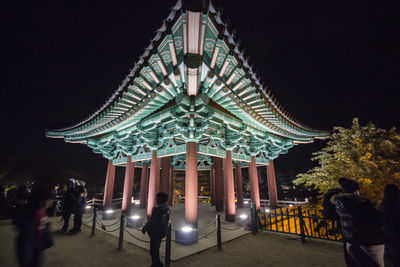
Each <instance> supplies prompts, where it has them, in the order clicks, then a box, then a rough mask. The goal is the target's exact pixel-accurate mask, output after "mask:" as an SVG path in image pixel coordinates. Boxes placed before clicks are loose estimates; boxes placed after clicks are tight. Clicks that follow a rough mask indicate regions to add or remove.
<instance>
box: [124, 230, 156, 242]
mask: <svg viewBox="0 0 400 267" xmlns="http://www.w3.org/2000/svg"><path fill="white" fill-rule="evenodd" d="M125 232H127V233H128V235H130V236H131V237H133V238H135V239H136V240H139V241H141V242H143V243H150V241H148V240H143V239H141V238H139V237H136V236H135V235H134V234H132V233H131V232H130V231H128V230H127V229H125Z"/></svg>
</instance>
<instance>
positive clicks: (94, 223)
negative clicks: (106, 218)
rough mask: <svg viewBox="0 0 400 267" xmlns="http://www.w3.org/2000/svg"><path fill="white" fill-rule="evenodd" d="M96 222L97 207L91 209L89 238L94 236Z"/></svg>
mask: <svg viewBox="0 0 400 267" xmlns="http://www.w3.org/2000/svg"><path fill="white" fill-rule="evenodd" d="M96 220H97V207H96V206H94V207H93V223H92V232H91V233H90V236H94V232H95V231H96Z"/></svg>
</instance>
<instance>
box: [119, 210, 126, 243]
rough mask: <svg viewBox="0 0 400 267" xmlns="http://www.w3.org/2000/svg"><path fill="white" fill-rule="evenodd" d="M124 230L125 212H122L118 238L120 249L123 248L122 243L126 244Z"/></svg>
mask: <svg viewBox="0 0 400 267" xmlns="http://www.w3.org/2000/svg"><path fill="white" fill-rule="evenodd" d="M124 231H125V214H124V213H122V214H121V222H120V225H119V240H118V249H119V250H121V249H122V245H123V244H124Z"/></svg>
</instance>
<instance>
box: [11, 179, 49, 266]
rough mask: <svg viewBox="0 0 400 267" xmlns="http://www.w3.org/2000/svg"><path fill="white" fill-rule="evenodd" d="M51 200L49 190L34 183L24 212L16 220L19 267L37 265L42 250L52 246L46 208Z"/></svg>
mask: <svg viewBox="0 0 400 267" xmlns="http://www.w3.org/2000/svg"><path fill="white" fill-rule="evenodd" d="M52 204H53V200H52V197H51V194H50V190H46V189H45V188H44V187H40V186H39V185H35V187H34V189H33V191H32V195H31V197H30V198H29V200H28V203H27V204H26V207H25V209H24V214H23V215H22V216H21V219H20V220H18V221H17V223H16V227H17V230H18V235H17V246H16V248H17V259H18V263H19V266H20V267H38V266H41V263H42V261H43V260H42V256H41V254H42V251H43V250H44V249H47V248H49V247H51V246H53V244H54V241H53V237H52V235H51V232H50V229H49V222H48V220H47V213H46V209H48V208H49V207H51V205H52Z"/></svg>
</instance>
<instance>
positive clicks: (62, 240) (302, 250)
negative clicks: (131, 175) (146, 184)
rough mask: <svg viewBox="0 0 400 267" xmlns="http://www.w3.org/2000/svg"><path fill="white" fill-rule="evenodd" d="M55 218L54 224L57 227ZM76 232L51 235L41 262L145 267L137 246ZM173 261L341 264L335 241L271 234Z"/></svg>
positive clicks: (1, 257)
mask: <svg viewBox="0 0 400 267" xmlns="http://www.w3.org/2000/svg"><path fill="white" fill-rule="evenodd" d="M59 227H60V223H59V222H58V219H57V220H56V221H54V220H53V228H54V229H58V228H59ZM82 230H83V231H82V233H81V234H79V235H77V236H66V235H55V246H54V247H52V248H50V249H48V250H47V251H46V252H45V257H46V258H45V264H44V266H45V267H64V266H65V267H67V266H68V267H71V266H74V267H81V266H82V267H83V266H95V267H110V266H149V265H150V257H149V255H148V252H147V251H146V250H144V249H142V248H140V247H137V246H134V245H130V244H129V243H125V244H124V249H123V251H118V250H117V249H116V247H117V239H116V238H114V237H112V236H110V235H107V234H105V233H102V232H99V231H98V232H97V233H96V236H95V237H93V238H90V237H89V230H90V229H89V228H88V227H85V226H84V227H83V229H82ZM0 237H1V238H0V248H1V249H0V266H2V267H3V266H4V267H6V266H7V267H14V266H17V264H16V262H15V253H14V238H15V232H14V230H13V226H12V225H10V223H9V221H0ZM172 266H176V267H179V266H182V267H183V266H185V267H186V266H207V267H212V266H217V267H218V266H229V267H235V266H254V267H255V266H271V267H273V266H279V267H286V266H288V267H289V266H290V267H293V266H295V267H302V266H321V267H322V266H323V267H325V266H326V267H329V266H335V267H340V266H344V262H343V256H342V249H341V246H340V245H338V244H333V243H326V242H320V241H313V240H310V241H308V242H307V243H306V244H304V245H303V244H301V242H300V241H299V240H298V239H293V238H288V237H287V236H282V235H278V234H273V233H259V234H257V235H256V236H251V235H247V236H244V237H241V238H238V239H235V240H233V241H230V242H228V243H225V244H224V246H223V250H222V251H218V250H217V249H216V248H211V249H209V250H206V251H204V252H201V253H199V254H196V255H193V256H190V257H187V258H185V259H182V260H179V261H177V262H173V263H172Z"/></svg>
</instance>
